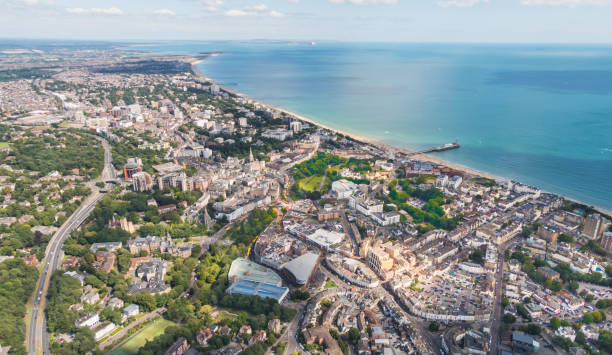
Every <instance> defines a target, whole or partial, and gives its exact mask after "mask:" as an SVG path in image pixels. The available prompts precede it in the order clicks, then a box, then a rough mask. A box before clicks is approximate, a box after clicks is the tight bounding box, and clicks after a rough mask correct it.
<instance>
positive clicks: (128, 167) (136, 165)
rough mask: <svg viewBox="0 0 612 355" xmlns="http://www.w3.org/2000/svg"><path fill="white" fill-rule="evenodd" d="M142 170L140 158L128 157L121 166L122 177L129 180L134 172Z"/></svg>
mask: <svg viewBox="0 0 612 355" xmlns="http://www.w3.org/2000/svg"><path fill="white" fill-rule="evenodd" d="M141 171H142V160H140V158H128V160H127V162H126V163H125V165H124V166H123V178H124V179H126V180H131V179H132V176H134V174H136V173H138V172H141Z"/></svg>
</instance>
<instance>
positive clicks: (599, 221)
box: [582, 213, 604, 240]
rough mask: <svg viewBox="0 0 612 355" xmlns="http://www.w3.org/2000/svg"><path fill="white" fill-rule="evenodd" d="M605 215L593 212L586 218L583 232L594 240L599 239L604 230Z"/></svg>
mask: <svg viewBox="0 0 612 355" xmlns="http://www.w3.org/2000/svg"><path fill="white" fill-rule="evenodd" d="M603 224H604V222H603V217H601V215H600V214H599V213H593V214H591V215H589V216H588V217H587V218H585V220H584V227H583V228H582V234H583V235H584V236H585V237H587V238H589V239H592V240H595V239H598V238H599V236H600V235H601V233H602V232H603Z"/></svg>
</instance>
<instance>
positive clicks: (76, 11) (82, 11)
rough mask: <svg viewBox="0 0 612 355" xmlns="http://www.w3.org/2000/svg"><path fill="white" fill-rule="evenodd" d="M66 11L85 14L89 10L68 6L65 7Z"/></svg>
mask: <svg viewBox="0 0 612 355" xmlns="http://www.w3.org/2000/svg"><path fill="white" fill-rule="evenodd" d="M66 12H67V13H69V14H86V13H88V12H89V11H88V10H85V9H84V8H82V7H69V8H66Z"/></svg>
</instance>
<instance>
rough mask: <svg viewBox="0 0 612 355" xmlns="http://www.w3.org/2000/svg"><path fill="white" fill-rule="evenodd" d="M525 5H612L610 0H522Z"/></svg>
mask: <svg viewBox="0 0 612 355" xmlns="http://www.w3.org/2000/svg"><path fill="white" fill-rule="evenodd" d="M521 4H523V5H526V6H567V7H578V6H606V5H612V1H611V0H522V1H521Z"/></svg>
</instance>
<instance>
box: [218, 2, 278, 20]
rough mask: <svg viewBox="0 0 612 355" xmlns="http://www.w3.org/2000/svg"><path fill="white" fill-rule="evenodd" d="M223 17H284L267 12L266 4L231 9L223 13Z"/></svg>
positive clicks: (272, 11)
mask: <svg viewBox="0 0 612 355" xmlns="http://www.w3.org/2000/svg"><path fill="white" fill-rule="evenodd" d="M225 16H229V17H247V16H251V17H255V16H259V17H266V16H267V17H284V16H285V14H284V13H282V12H279V11H275V10H269V8H268V5H266V4H255V5H249V6H245V7H244V8H242V9H232V10H228V11H225Z"/></svg>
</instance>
